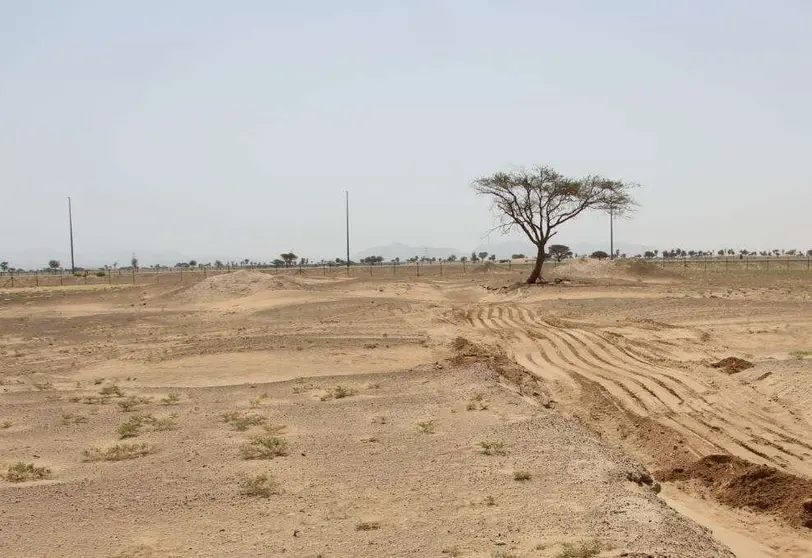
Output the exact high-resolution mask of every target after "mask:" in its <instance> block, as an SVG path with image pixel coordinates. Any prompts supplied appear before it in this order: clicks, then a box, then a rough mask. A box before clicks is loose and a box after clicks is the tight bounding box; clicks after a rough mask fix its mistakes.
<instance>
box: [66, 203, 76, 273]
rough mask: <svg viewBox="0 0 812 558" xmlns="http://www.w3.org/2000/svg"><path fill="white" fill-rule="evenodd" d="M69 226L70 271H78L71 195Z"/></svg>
mask: <svg viewBox="0 0 812 558" xmlns="http://www.w3.org/2000/svg"><path fill="white" fill-rule="evenodd" d="M68 226H69V227H70V272H71V275H73V274H74V273H76V264H75V262H74V260H73V213H72V211H71V205H70V196H69V197H68Z"/></svg>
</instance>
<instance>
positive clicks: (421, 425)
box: [415, 419, 437, 434]
mask: <svg viewBox="0 0 812 558" xmlns="http://www.w3.org/2000/svg"><path fill="white" fill-rule="evenodd" d="M415 426H416V427H417V431H418V432H420V433H421V434H434V432H435V431H436V430H437V421H435V420H434V419H431V420H422V421H419V422H418V423H417V424H416V425H415Z"/></svg>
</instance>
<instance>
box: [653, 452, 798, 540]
mask: <svg viewBox="0 0 812 558" xmlns="http://www.w3.org/2000/svg"><path fill="white" fill-rule="evenodd" d="M655 476H656V477H657V478H658V479H660V480H661V481H664V482H673V481H687V480H698V481H700V482H701V483H702V484H704V485H705V486H706V487H708V488H710V490H711V494H712V495H713V497H714V498H716V499H717V500H719V501H720V502H722V503H723V504H727V505H729V506H734V507H746V508H750V509H752V510H756V511H763V512H770V513H775V514H777V515H780V516H782V517H783V518H784V519H786V520H788V521H789V522H790V523H792V524H793V525H795V526H796V527H801V526H803V527H807V528H810V529H812V505H810V504H809V503H808V502H809V501H810V499H811V498H812V479H807V478H803V477H796V476H795V475H791V474H789V473H785V472H783V471H779V470H778V469H775V468H773V467H769V466H767V465H756V464H755V463H751V462H749V461H745V460H744V459H741V458H739V457H735V456H732V455H708V456H706V457H703V458H702V459H700V460H698V461H695V462H694V463H692V464H691V465H689V466H688V467H686V468H676V469H671V470H668V471H661V472H658V473H657V474H655Z"/></svg>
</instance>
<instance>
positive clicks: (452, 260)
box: [446, 254, 457, 262]
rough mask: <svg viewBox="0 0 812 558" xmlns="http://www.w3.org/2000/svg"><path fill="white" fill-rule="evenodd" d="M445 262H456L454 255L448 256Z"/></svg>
mask: <svg viewBox="0 0 812 558" xmlns="http://www.w3.org/2000/svg"><path fill="white" fill-rule="evenodd" d="M446 261H447V262H456V261H457V256H455V255H454V254H451V255H450V256H448V258H446Z"/></svg>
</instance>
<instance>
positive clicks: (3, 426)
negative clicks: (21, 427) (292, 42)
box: [0, 420, 12, 430]
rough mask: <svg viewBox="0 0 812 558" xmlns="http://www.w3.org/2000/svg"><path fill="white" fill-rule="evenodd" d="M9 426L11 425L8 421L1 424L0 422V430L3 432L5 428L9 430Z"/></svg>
mask: <svg viewBox="0 0 812 558" xmlns="http://www.w3.org/2000/svg"><path fill="white" fill-rule="evenodd" d="M11 426H12V423H11V421H10V420H4V421H3V422H0V428H2V429H3V430H5V429H6V428H11Z"/></svg>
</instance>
